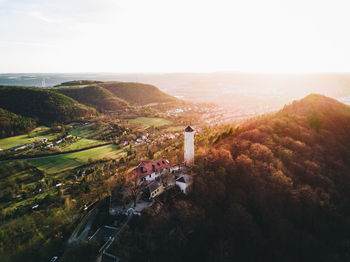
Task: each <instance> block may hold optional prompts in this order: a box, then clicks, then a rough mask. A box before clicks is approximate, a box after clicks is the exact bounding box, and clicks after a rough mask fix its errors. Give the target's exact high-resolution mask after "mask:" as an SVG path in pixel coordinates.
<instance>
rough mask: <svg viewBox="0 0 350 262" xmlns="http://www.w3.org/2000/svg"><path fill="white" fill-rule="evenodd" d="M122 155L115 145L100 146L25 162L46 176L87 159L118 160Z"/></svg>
mask: <svg viewBox="0 0 350 262" xmlns="http://www.w3.org/2000/svg"><path fill="white" fill-rule="evenodd" d="M123 155H124V152H123V149H117V148H116V146H115V145H107V146H101V147H98V148H92V149H87V150H84V151H80V152H76V153H68V154H64V155H58V156H51V157H45V158H38V159H32V160H27V161H28V162H29V163H30V164H32V165H33V166H35V167H37V168H38V169H39V170H43V171H45V172H46V173H48V174H54V173H58V172H61V171H65V170H68V169H73V168H76V167H78V166H81V165H84V164H87V163H88V160H89V159H92V160H98V159H103V158H119V157H121V156H123Z"/></svg>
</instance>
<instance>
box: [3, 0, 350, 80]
mask: <svg viewBox="0 0 350 262" xmlns="http://www.w3.org/2000/svg"><path fill="white" fill-rule="evenodd" d="M349 10H350V2H349V1H348V0H344V1H343V0H327V1H326V0H230V1H224V0H213V1H206V0H199V1H197V0H176V1H175V0H174V1H168V0H147V1H145V0H0V73H28V72H31V73H49V72H52V73H56V72H64V73H69V72H72V73H73V72H75V73H76V72H113V73H135V72H137V73H140V72H141V73H142V72H144V73H162V72H220V71H225V72H259V73H308V72H350V48H349V47H350V34H349V25H350V15H348V12H349Z"/></svg>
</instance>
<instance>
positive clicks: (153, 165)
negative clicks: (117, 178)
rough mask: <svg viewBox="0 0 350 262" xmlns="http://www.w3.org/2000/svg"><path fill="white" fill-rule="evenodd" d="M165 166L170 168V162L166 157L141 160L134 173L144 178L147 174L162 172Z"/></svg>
mask: <svg viewBox="0 0 350 262" xmlns="http://www.w3.org/2000/svg"><path fill="white" fill-rule="evenodd" d="M165 168H168V169H169V168H170V163H169V161H168V160H167V159H165V158H164V157H162V158H159V159H157V160H154V161H151V162H141V163H140V164H139V165H138V167H137V168H135V169H134V170H133V171H131V172H132V173H134V174H135V173H136V174H138V175H139V176H140V178H143V177H145V176H147V175H150V174H152V173H153V172H160V171H162V170H163V169H165Z"/></svg>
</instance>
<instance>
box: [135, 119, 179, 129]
mask: <svg viewBox="0 0 350 262" xmlns="http://www.w3.org/2000/svg"><path fill="white" fill-rule="evenodd" d="M129 122H130V123H135V124H142V125H144V126H145V127H146V128H148V127H152V126H153V127H159V126H165V125H171V124H172V121H170V120H167V119H164V118H158V117H138V118H134V119H130V120H129Z"/></svg>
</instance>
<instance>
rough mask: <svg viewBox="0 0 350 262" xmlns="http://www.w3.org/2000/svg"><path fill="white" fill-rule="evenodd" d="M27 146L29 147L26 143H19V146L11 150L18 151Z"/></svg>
mask: <svg viewBox="0 0 350 262" xmlns="http://www.w3.org/2000/svg"><path fill="white" fill-rule="evenodd" d="M26 147H27V146H26V145H18V146H15V147H12V148H11V149H10V150H11V151H18V150H22V149H25V148H26Z"/></svg>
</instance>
